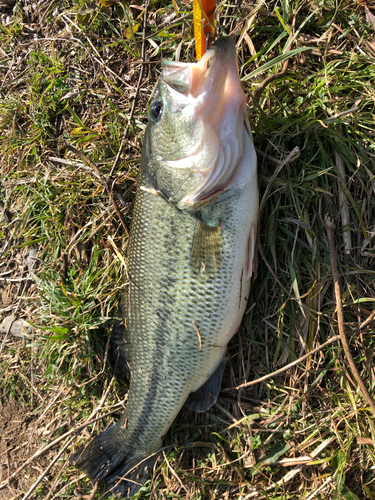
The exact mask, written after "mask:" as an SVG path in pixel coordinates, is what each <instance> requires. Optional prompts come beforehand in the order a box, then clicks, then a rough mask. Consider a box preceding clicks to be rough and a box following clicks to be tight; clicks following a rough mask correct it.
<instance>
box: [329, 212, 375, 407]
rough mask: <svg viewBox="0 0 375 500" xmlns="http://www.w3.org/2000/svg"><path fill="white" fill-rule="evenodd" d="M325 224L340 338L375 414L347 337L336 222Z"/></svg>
mask: <svg viewBox="0 0 375 500" xmlns="http://www.w3.org/2000/svg"><path fill="white" fill-rule="evenodd" d="M324 226H325V228H326V232H327V243H328V250H329V257H330V259H331V267H332V280H333V286H334V289H335V298H336V311H337V323H338V327H339V332H340V338H341V343H342V346H343V348H344V351H345V355H346V358H347V360H348V362H349V366H350V369H351V371H352V373H353V375H354V378H355V379H356V381H357V383H358V385H359V387H360V389H361V392H362V396H363V397H364V399H365V400H366V401H367V403H368V405H369V406H370V408H371V411H372V413H373V415H374V416H375V403H374V401H373V400H372V398H371V396H370V393H369V392H368V390H367V388H366V386H365V384H364V382H363V380H362V378H361V375H360V373H359V371H358V369H357V367H356V365H355V363H354V359H353V356H352V353H351V352H350V347H349V343H348V339H347V338H346V334H345V327H344V313H343V308H342V301H341V291H340V284H339V273H338V269H337V257H336V250H335V241H334V237H333V228H334V224H333V221H332V219H331V218H330V217H329V216H326V217H325V220H324Z"/></svg>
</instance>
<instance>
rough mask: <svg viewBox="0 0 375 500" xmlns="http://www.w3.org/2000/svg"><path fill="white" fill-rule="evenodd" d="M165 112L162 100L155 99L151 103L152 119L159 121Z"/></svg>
mask: <svg viewBox="0 0 375 500" xmlns="http://www.w3.org/2000/svg"><path fill="white" fill-rule="evenodd" d="M162 112H163V103H162V101H154V102H152V103H151V104H150V110H149V116H150V118H151V120H153V121H157V120H158V119H159V118H160V117H161V115H162Z"/></svg>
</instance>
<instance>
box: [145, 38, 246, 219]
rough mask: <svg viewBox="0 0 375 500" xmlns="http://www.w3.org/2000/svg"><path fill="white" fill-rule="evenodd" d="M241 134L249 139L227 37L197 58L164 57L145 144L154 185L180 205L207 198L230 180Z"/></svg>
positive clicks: (191, 206)
mask: <svg viewBox="0 0 375 500" xmlns="http://www.w3.org/2000/svg"><path fill="white" fill-rule="evenodd" d="M245 134H247V135H248V136H249V137H250V138H251V130H250V125H249V122H248V119H247V112H246V97H245V94H244V92H243V90H242V87H241V82H240V79H239V76H238V69H237V61H236V49H235V44H234V41H233V40H232V39H231V38H229V37H225V38H220V39H219V40H217V41H216V42H215V44H214V45H212V46H211V48H210V49H209V50H208V51H207V52H206V53H205V55H204V56H203V57H202V58H201V59H200V61H198V62H196V63H183V62H174V61H167V60H163V61H162V73H161V75H160V77H159V80H158V85H157V89H156V92H155V94H154V97H153V99H152V101H151V103H150V106H149V125H148V128H147V132H146V145H145V154H146V156H147V162H146V163H147V167H146V168H147V172H146V174H147V176H148V178H149V179H150V181H151V183H152V186H153V188H154V189H155V190H157V191H158V192H160V193H162V195H163V196H164V197H165V198H166V199H167V200H168V201H169V202H170V203H172V204H175V205H176V206H178V207H179V208H180V209H185V210H189V209H193V210H194V208H195V207H197V206H199V205H202V204H206V203H209V202H210V200H211V199H212V196H215V195H217V194H218V193H220V192H223V191H225V190H226V189H227V187H228V186H229V185H230V181H231V179H232V178H233V176H234V174H235V171H236V166H237V165H238V163H239V162H240V159H241V157H242V154H243V150H244V140H245Z"/></svg>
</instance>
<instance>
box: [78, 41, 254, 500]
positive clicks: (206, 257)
mask: <svg viewBox="0 0 375 500" xmlns="http://www.w3.org/2000/svg"><path fill="white" fill-rule="evenodd" d="M245 103H246V98H245V94H244V92H243V90H242V88H241V83H240V80H239V77H238V71H237V64H236V52H235V45H234V42H233V40H232V39H231V38H221V39H219V40H218V41H217V42H216V43H215V44H214V45H213V46H212V47H211V48H210V49H209V50H208V51H207V52H206V54H205V55H204V56H203V58H202V59H201V60H200V61H199V62H197V63H195V64H187V63H181V62H172V61H166V60H163V61H162V73H161V76H160V78H159V80H158V86H157V89H156V92H155V94H154V97H153V98H152V101H151V103H150V106H149V124H148V127H147V129H146V132H145V137H144V144H143V150H142V160H141V167H140V172H139V178H138V187H137V193H136V199H135V205H134V213H133V220H132V227H131V235H130V240H129V248H128V278H129V288H128V294H127V296H126V297H123V299H122V300H121V303H120V312H119V314H121V316H122V317H124V318H125V321H124V322H122V323H121V324H120V323H119V322H117V323H116V324H115V327H114V331H113V339H112V344H113V346H114V348H116V349H117V354H118V356H117V360H116V361H117V368H118V369H119V370H120V373H123V374H124V375H126V372H129V373H130V387H129V399H128V405H127V408H126V411H125V413H124V415H123V416H122V417H121V418H120V420H119V421H118V422H117V423H116V424H115V425H113V426H112V427H110V428H109V429H107V430H106V431H105V432H103V433H102V434H100V435H99V436H97V437H96V438H95V439H94V440H93V441H92V442H91V443H90V444H89V445H88V446H87V447H85V448H81V449H80V450H78V451H77V452H76V453H75V454H74V455H73V457H72V461H73V463H74V464H75V465H76V467H77V468H79V469H81V470H82V471H84V472H85V473H86V475H87V476H88V477H89V478H90V479H93V480H98V479H102V480H104V481H106V482H107V484H108V485H109V487H110V488H112V492H113V493H114V494H116V495H118V496H120V497H127V496H132V495H134V494H135V493H136V492H137V491H138V489H139V488H140V486H141V485H142V483H143V482H144V480H145V479H146V478H147V477H148V476H149V475H150V473H151V470H152V467H153V466H154V463H155V460H156V458H157V455H158V451H159V450H160V448H161V446H162V440H163V437H164V436H165V434H166V432H167V431H168V429H169V427H170V426H171V424H172V422H173V420H174V419H175V417H176V416H177V414H178V412H179V411H180V409H181V408H182V406H183V405H184V404H186V405H187V406H188V407H189V408H191V409H193V410H195V411H200V412H202V411H205V410H208V409H209V408H211V406H212V405H213V404H214V403H215V402H216V400H217V396H218V393H219V391H220V385H221V379H222V375H223V371H224V365H225V353H226V346H227V343H228V341H229V340H230V338H231V337H232V336H233V335H234V333H235V332H236V331H237V329H238V328H239V325H240V322H241V318H242V316H243V313H244V310H245V307H246V303H247V300H248V296H249V287H250V277H251V275H252V271H253V263H254V256H255V239H256V233H257V231H256V225H257V221H258V185H257V173H256V154H255V150H254V146H253V140H252V133H251V129H250V124H249V121H248V118H247V112H246V104H245ZM116 349H115V350H116ZM112 355H113V352H112Z"/></svg>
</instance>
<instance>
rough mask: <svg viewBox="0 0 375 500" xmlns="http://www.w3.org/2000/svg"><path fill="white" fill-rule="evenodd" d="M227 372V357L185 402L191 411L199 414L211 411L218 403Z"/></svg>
mask: <svg viewBox="0 0 375 500" xmlns="http://www.w3.org/2000/svg"><path fill="white" fill-rule="evenodd" d="M224 370H225V356H224V357H223V359H222V360H221V362H220V364H219V366H218V367H217V368H216V371H215V372H214V373H213V374H212V375H211V377H210V378H209V379H208V380H207V381H206V382H205V383H204V384H203V385H202V387H200V388H199V389H198V390H197V391H195V392H192V393H191V394H190V396H189V397H188V398H187V400H186V402H185V406H187V407H188V408H189V410H193V411H197V412H199V413H201V412H203V411H206V410H209V409H210V408H211V407H212V406H213V405H214V404H215V403H216V401H217V397H218V395H219V392H220V387H221V381H222V379H223V374H224Z"/></svg>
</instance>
